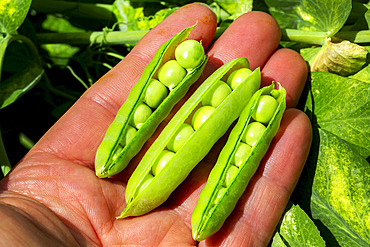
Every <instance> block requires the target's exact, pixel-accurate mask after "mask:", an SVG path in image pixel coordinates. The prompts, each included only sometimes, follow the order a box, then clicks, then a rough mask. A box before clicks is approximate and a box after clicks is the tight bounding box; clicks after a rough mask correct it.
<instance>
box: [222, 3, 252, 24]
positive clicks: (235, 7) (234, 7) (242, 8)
mask: <svg viewBox="0 0 370 247" xmlns="http://www.w3.org/2000/svg"><path fill="white" fill-rule="evenodd" d="M215 2H216V3H217V4H218V5H220V6H221V7H222V8H223V9H224V10H226V11H227V12H228V13H229V14H230V17H229V18H228V19H231V20H235V19H236V18H238V17H239V16H241V15H242V14H244V13H247V12H250V11H252V7H253V1H252V0H216V1H215Z"/></svg>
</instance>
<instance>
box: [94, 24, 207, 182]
mask: <svg viewBox="0 0 370 247" xmlns="http://www.w3.org/2000/svg"><path fill="white" fill-rule="evenodd" d="M194 27H195V25H194V26H191V27H188V28H185V29H184V30H182V31H181V32H179V33H178V34H176V35H175V36H174V37H173V38H171V39H170V40H168V41H167V42H165V43H164V44H163V45H161V46H160V48H159V49H158V50H157V52H156V53H155V55H154V57H153V59H152V60H151V61H150V62H149V64H148V65H147V66H146V68H145V69H144V71H143V73H142V76H141V78H140V79H139V81H138V82H137V83H136V84H135V86H134V87H133V88H132V90H131V92H130V94H129V96H128V98H127V100H126V101H125V103H124V104H123V105H122V106H121V108H120V109H119V111H118V113H117V115H116V117H115V119H114V120H113V122H112V123H111V125H110V126H109V128H108V129H107V131H106V133H105V136H104V138H103V140H102V142H101V144H100V146H99V148H98V150H97V152H96V157H95V171H96V175H97V176H98V177H101V178H102V177H108V176H112V175H115V174H117V173H119V172H121V171H122V170H123V169H124V168H125V167H126V166H127V164H128V163H129V162H130V160H131V159H132V158H133V157H134V156H135V155H136V154H137V153H138V152H139V151H140V149H141V148H142V146H143V145H144V143H145V142H146V141H147V140H148V139H149V137H150V136H151V135H152V134H153V133H154V131H155V130H156V128H157V127H158V125H159V124H160V123H161V122H162V121H163V120H164V119H165V118H166V116H167V115H168V114H169V113H170V111H171V109H172V108H173V106H174V105H175V104H176V103H177V102H178V101H179V100H180V99H181V98H182V97H183V96H184V95H185V94H186V92H187V91H188V89H189V87H190V86H191V85H192V84H193V83H194V82H195V81H196V80H198V78H199V77H200V75H201V74H202V71H203V69H204V66H205V64H206V63H207V60H208V57H207V56H206V55H204V50H203V47H202V45H201V43H199V42H197V41H194V40H192V41H193V43H195V46H192V47H190V51H188V53H187V54H193V56H192V57H191V56H190V55H188V57H190V60H191V61H190V66H189V61H185V62H187V63H185V66H181V65H180V61H179V60H177V59H176V57H175V51H176V48H177V47H180V45H181V44H182V43H185V42H186V41H184V40H185V39H186V38H187V37H188V36H189V34H190V32H191V31H192V30H193V29H194ZM192 41H189V42H192ZM187 46H189V45H185V48H183V47H182V51H184V49H185V50H186V49H187ZM180 52H181V51H180ZM185 52H186V51H185ZM180 55H181V54H180ZM180 59H181V58H180ZM182 60H184V59H182ZM194 61H195V62H194ZM191 64H193V65H194V66H193V67H192V66H191ZM161 71H162V72H161ZM160 73H162V74H160Z"/></svg>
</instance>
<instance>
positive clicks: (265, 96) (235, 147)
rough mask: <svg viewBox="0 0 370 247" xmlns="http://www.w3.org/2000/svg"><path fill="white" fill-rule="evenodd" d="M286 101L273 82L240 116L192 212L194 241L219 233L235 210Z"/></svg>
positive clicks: (275, 128) (262, 154)
mask: <svg viewBox="0 0 370 247" xmlns="http://www.w3.org/2000/svg"><path fill="white" fill-rule="evenodd" d="M285 100H286V91H285V89H284V88H283V87H281V86H280V84H279V89H275V85H274V83H273V84H271V85H270V86H267V87H264V88H262V89H260V90H258V91H257V92H256V93H255V94H254V95H253V97H252V99H251V100H250V101H249V103H248V105H247V106H246V107H245V109H244V110H243V112H242V113H241V115H240V117H239V119H238V122H237V123H236V125H235V126H234V128H233V129H232V131H231V132H230V135H229V138H228V140H227V142H226V144H225V146H224V147H223V149H222V151H221V152H220V155H219V157H218V159H217V162H216V165H215V166H214V168H213V169H212V171H211V173H210V175H209V177H208V180H207V183H206V185H205V187H204V188H203V190H202V192H201V193H200V196H199V199H198V202H197V205H196V207H195V209H194V211H193V214H192V218H191V226H192V235H193V238H194V240H197V241H201V240H204V239H206V238H208V237H209V236H211V235H212V234H214V233H216V232H217V231H218V230H219V229H220V228H221V227H222V225H223V223H224V222H225V220H226V219H227V217H228V216H229V215H230V214H231V212H232V211H233V209H234V207H235V205H236V203H237V201H238V200H239V198H240V197H241V196H242V194H243V193H244V191H245V189H246V187H247V185H248V183H249V181H250V179H251V177H252V176H253V174H254V173H255V172H256V170H257V168H258V166H259V163H260V161H261V159H262V158H263V156H264V155H265V153H266V152H267V150H268V148H269V146H270V143H271V141H272V139H273V137H274V136H275V135H276V133H277V131H278V129H279V126H280V122H281V119H282V116H283V113H284V111H285V108H286V102H285Z"/></svg>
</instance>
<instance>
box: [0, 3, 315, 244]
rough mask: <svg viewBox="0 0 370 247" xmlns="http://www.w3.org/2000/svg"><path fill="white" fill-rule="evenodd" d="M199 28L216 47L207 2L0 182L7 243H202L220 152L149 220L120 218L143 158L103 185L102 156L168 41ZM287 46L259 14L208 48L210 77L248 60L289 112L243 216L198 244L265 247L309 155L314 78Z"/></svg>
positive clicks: (243, 202)
mask: <svg viewBox="0 0 370 247" xmlns="http://www.w3.org/2000/svg"><path fill="white" fill-rule="evenodd" d="M196 22H198V24H197V26H196V28H195V29H194V31H193V32H192V33H191V37H190V38H192V39H196V40H202V43H203V44H204V46H205V47H206V48H207V47H208V46H209V45H210V43H211V41H212V38H213V35H214V33H215V30H216V18H215V16H214V14H213V13H212V12H211V10H210V9H208V8H207V7H205V6H203V5H199V4H190V5H187V6H184V7H182V8H180V9H179V10H178V11H176V12H175V13H173V14H172V15H171V16H169V17H168V18H167V19H166V20H164V21H163V22H162V23H161V24H159V25H158V26H157V27H156V28H154V29H153V30H152V31H150V32H149V33H148V34H147V35H146V36H145V37H144V38H143V39H142V40H141V41H140V42H139V43H138V44H137V46H135V48H134V49H133V50H132V52H131V53H130V54H129V55H127V57H126V58H125V59H123V60H122V61H121V62H120V63H119V64H118V65H117V66H116V67H115V68H114V69H112V70H111V71H109V72H108V73H107V74H106V75H105V76H104V77H103V78H101V79H100V80H99V81H98V82H96V83H95V84H94V85H93V86H92V87H91V88H90V89H89V90H88V91H87V92H86V93H85V94H84V95H83V96H82V97H81V98H80V99H79V100H78V101H77V102H76V104H74V105H73V107H72V108H71V109H70V110H69V111H68V112H67V113H66V114H65V115H64V116H63V117H62V118H61V119H60V120H59V121H58V122H57V123H56V124H55V125H54V126H53V127H52V128H51V129H50V130H49V131H48V132H47V133H46V134H45V135H44V136H43V138H41V140H40V141H39V142H38V143H37V144H36V145H35V146H34V148H32V150H30V152H29V153H28V154H27V155H26V156H25V157H24V159H23V160H22V161H21V162H20V163H19V164H18V165H17V166H16V167H15V168H14V169H13V170H12V171H11V172H10V174H9V175H8V176H7V177H6V178H4V179H3V180H2V181H1V183H0V189H1V194H0V218H1V224H0V242H1V241H4V243H6V244H7V245H13V246H14V245H17V244H20V245H22V244H23V245H27V246H32V245H37V244H39V245H45V246H58V245H66V246H74V245H78V244H79V245H85V246H89V245H98V246H99V245H103V246H112V245H131V246H136V245H140V246H157V245H161V246H180V245H181V246H195V245H196V244H197V243H196V242H195V241H194V240H193V239H192V237H191V227H190V218H191V213H192V210H193V209H194V207H195V204H196V202H197V198H198V195H199V193H200V191H201V189H202V187H203V186H204V184H205V182H206V179H207V176H208V173H209V172H210V169H211V168H212V166H213V165H214V163H215V161H216V159H217V154H218V151H219V150H220V149H221V146H220V145H218V147H217V146H216V147H215V148H214V149H212V151H211V152H210V153H209V155H207V157H206V158H205V159H204V161H202V163H201V164H199V165H198V166H197V167H196V168H195V169H194V171H193V172H192V173H191V174H190V175H189V177H188V178H187V179H186V180H185V182H184V183H182V184H181V186H180V188H178V189H177V190H175V191H174V193H173V194H172V195H171V197H170V198H169V199H168V200H167V201H166V202H165V203H164V205H162V206H161V207H159V208H157V209H156V210H154V211H153V212H151V213H148V214H147V215H144V216H141V217H132V218H127V219H120V220H116V218H115V217H116V216H118V215H120V213H121V211H122V210H123V208H124V207H125V205H126V204H125V201H124V193H125V185H126V182H127V179H128V177H129V175H130V174H131V173H132V171H133V169H134V168H135V166H136V164H137V162H138V159H137V158H135V159H134V160H133V161H132V162H131V164H130V165H129V166H128V167H127V168H126V170H124V171H123V172H122V173H121V174H119V175H118V176H115V177H114V178H108V179H99V178H97V177H96V176H95V171H94V157H95V152H96V149H97V147H98V145H99V143H100V142H101V140H102V138H103V135H104V133H105V131H106V129H107V127H108V126H109V124H110V123H111V122H112V120H113V118H114V116H115V114H116V112H117V111H118V109H119V107H120V106H121V105H122V104H123V102H124V101H125V99H126V98H127V95H128V93H129V91H130V89H131V88H132V86H133V85H134V84H135V82H136V81H137V80H138V79H139V77H140V75H141V72H142V71H143V69H144V67H145V66H146V64H147V63H148V62H149V61H150V59H151V58H152V57H153V55H154V53H155V51H156V50H157V49H158V47H159V46H160V45H161V44H162V43H163V42H165V41H166V40H168V39H169V38H170V37H172V36H173V35H174V34H175V33H177V32H179V31H180V30H182V29H183V28H185V27H187V26H191V25H193V24H194V23H196ZM279 40H280V30H279V26H278V24H277V23H276V22H275V20H274V19H273V18H272V17H271V16H269V15H267V14H265V13H261V12H251V13H247V14H245V15H243V16H241V17H240V18H238V19H237V20H236V21H234V23H233V24H232V25H231V26H230V27H229V28H228V29H227V30H226V31H225V32H224V34H223V35H222V36H221V37H220V38H219V39H218V40H217V41H216V42H215V43H214V45H213V46H212V47H211V48H210V49H209V51H208V55H209V62H208V65H207V67H206V70H205V74H206V75H207V74H210V73H211V72H212V71H214V70H215V69H216V68H218V67H219V66H221V65H222V64H224V63H225V62H227V61H229V60H231V59H234V58H237V57H241V56H245V57H247V58H248V59H249V61H250V64H251V68H252V69H255V68H257V67H261V68H262V84H263V85H267V84H270V83H271V81H272V80H274V81H278V82H280V83H281V84H282V85H283V86H284V87H285V88H286V90H287V107H288V108H289V109H287V110H286V112H285V114H284V117H283V120H282V123H281V128H280V130H279V132H278V134H277V136H276V138H275V139H274V140H273V142H272V144H271V147H270V149H269V151H268V153H267V154H266V156H265V157H264V159H263V161H262V163H261V165H260V167H259V169H258V171H257V173H256V174H255V176H254V177H253V179H252V181H251V182H250V184H249V186H248V188H247V190H246V191H245V193H244V195H243V196H242V198H241V199H240V200H239V202H238V204H237V206H236V208H235V210H234V212H233V213H232V214H231V215H230V217H229V218H228V220H227V221H226V222H225V224H224V226H223V228H222V229H221V230H220V231H219V232H218V233H216V234H215V235H214V236H212V237H210V238H209V239H207V240H205V241H203V242H201V243H199V246H266V245H267V244H268V242H269V241H270V239H271V237H272V234H273V232H274V229H275V227H276V225H277V223H278V221H279V219H280V217H281V215H282V213H283V211H284V208H285V206H286V204H287V202H288V200H289V197H290V195H291V193H292V191H293V189H294V187H295V185H296V183H297V181H298V178H299V175H300V173H301V170H302V168H303V165H304V163H305V160H306V158H307V155H308V152H309V147H310V144H311V135H312V133H311V126H310V122H309V120H308V118H307V117H306V115H305V114H304V113H302V112H300V111H299V110H297V109H294V107H295V106H296V104H297V102H298V99H299V97H300V94H301V92H302V89H303V86H304V83H305V81H306V77H307V69H306V64H305V62H304V61H303V59H302V58H301V57H300V56H299V55H298V54H297V53H295V52H294V51H292V50H288V49H279V50H276V49H277V46H278V44H279ZM203 79H204V78H203ZM192 90H194V88H192ZM220 143H222V141H220V142H219V143H218V144H220ZM145 148H147V145H146V146H145V147H144V149H145ZM140 155H142V152H141V153H140V154H139V157H140Z"/></svg>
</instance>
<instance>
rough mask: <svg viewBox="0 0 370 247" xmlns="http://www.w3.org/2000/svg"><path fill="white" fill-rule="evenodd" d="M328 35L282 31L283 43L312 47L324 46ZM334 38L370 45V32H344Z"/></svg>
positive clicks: (323, 33) (312, 32) (290, 30)
mask: <svg viewBox="0 0 370 247" xmlns="http://www.w3.org/2000/svg"><path fill="white" fill-rule="evenodd" d="M326 37H327V35H326V33H325V32H315V31H302V30H296V29H283V30H281V40H282V41H293V42H303V43H306V44H311V45H323V44H324V43H325V39H326ZM334 37H336V38H340V39H344V40H348V41H350V42H353V43H370V31H369V30H362V31H343V32H339V33H337V34H336V35H335V36H334Z"/></svg>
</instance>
